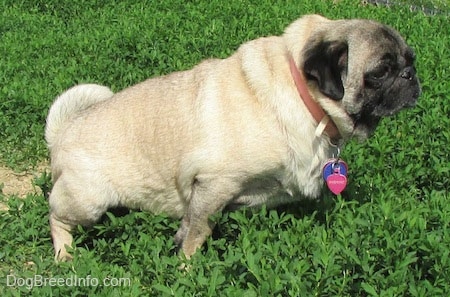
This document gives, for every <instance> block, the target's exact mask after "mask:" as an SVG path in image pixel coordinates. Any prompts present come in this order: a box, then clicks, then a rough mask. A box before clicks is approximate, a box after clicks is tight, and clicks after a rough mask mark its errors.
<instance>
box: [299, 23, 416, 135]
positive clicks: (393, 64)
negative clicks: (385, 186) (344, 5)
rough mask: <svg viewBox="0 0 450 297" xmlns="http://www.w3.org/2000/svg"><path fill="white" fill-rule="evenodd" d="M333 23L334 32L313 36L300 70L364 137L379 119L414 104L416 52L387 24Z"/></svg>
mask: <svg viewBox="0 0 450 297" xmlns="http://www.w3.org/2000/svg"><path fill="white" fill-rule="evenodd" d="M332 24H333V30H329V31H325V33H323V32H322V34H320V33H319V34H318V35H313V36H312V39H311V40H313V41H311V42H310V43H309V44H310V45H309V46H308V47H307V48H305V51H304V57H305V59H304V69H303V70H304V73H305V75H306V77H307V78H308V79H311V80H315V81H316V82H317V85H318V88H319V90H320V92H322V93H323V94H324V95H326V96H327V97H328V98H330V99H331V100H334V101H335V102H337V103H338V104H339V106H340V107H341V108H342V109H343V110H342V112H345V113H347V114H348V116H349V117H350V118H351V119H352V121H353V131H351V134H352V135H353V136H356V137H358V138H360V139H364V138H367V137H368V136H370V134H371V133H372V132H373V131H374V130H375V128H376V126H377V124H378V122H379V121H380V119H381V117H383V116H390V115H393V114H395V113H397V112H398V111H400V110H401V109H403V108H406V107H412V106H414V105H415V104H416V102H417V100H418V97H419V95H420V92H421V90H420V84H419V80H418V78H417V76H416V70H415V68H414V58H415V56H414V52H413V50H412V49H411V48H410V47H409V46H408V45H407V44H406V43H405V41H404V40H403V39H402V37H401V36H400V35H399V34H398V33H397V32H396V31H395V30H393V29H392V28H390V27H387V26H385V25H382V24H379V23H376V22H373V21H366V20H352V21H335V22H332ZM326 32H333V33H334V34H328V33H326ZM337 32H338V34H336V33H337ZM318 36H319V37H318ZM349 132H350V131H349Z"/></svg>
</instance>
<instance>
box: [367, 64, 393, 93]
mask: <svg viewBox="0 0 450 297" xmlns="http://www.w3.org/2000/svg"><path fill="white" fill-rule="evenodd" d="M390 72H391V67H390V66H389V65H383V66H382V67H379V68H377V69H375V70H374V71H372V72H369V73H367V74H366V75H365V77H364V81H365V83H366V86H368V87H373V88H379V87H381V84H382V83H383V81H384V80H385V79H386V78H387V77H388V75H389V73H390Z"/></svg>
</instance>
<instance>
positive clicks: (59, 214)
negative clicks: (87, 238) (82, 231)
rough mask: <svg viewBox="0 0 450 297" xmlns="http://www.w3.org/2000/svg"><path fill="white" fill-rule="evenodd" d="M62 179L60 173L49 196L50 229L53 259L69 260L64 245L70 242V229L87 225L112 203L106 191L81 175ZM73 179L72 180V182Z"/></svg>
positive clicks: (69, 256) (70, 244) (68, 244)
mask: <svg viewBox="0 0 450 297" xmlns="http://www.w3.org/2000/svg"><path fill="white" fill-rule="evenodd" d="M71 177H72V178H70V179H68V180H67V179H65V176H64V175H62V176H60V177H59V178H58V179H57V180H56V181H55V183H54V186H53V189H52V192H51V194H50V197H49V204H50V230H51V234H52V239H53V246H54V248H55V259H56V260H57V261H65V260H70V259H71V258H72V256H71V255H70V254H69V252H68V251H67V249H66V246H69V247H71V246H72V234H71V231H72V230H73V229H74V228H75V227H76V226H77V225H82V226H90V225H92V224H94V223H95V222H96V221H98V219H99V218H100V217H101V216H102V215H103V214H104V213H105V212H106V211H107V210H108V207H110V206H114V205H111V204H110V203H108V201H107V200H108V198H109V195H108V194H109V193H108V192H107V191H105V190H104V188H102V187H100V186H98V184H96V183H95V182H94V183H93V184H92V183H89V182H88V181H87V180H84V182H83V178H82V176H76V177H73V176H71ZM74 181H75V182H74Z"/></svg>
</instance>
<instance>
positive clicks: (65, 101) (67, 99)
mask: <svg viewBox="0 0 450 297" xmlns="http://www.w3.org/2000/svg"><path fill="white" fill-rule="evenodd" d="M113 95H114V93H113V92H112V91H111V90H110V89H109V88H107V87H104V86H100V85H96V84H82V85H77V86H74V87H72V88H70V89H68V90H67V91H65V92H64V93H62V94H61V95H60V96H59V97H57V98H56V100H55V101H54V102H53V104H52V106H51V107H50V110H49V112H48V116H47V124H46V126H45V140H46V141H47V145H48V147H49V148H51V147H52V146H53V144H54V143H55V140H56V138H57V136H58V132H59V130H60V129H61V127H62V126H63V125H64V123H65V122H66V121H67V120H69V119H70V118H72V117H73V116H74V115H76V114H77V113H79V112H80V111H83V110H85V109H87V108H89V107H90V106H92V105H94V104H96V103H98V102H101V101H104V100H107V99H109V98H111V97H112V96H113Z"/></svg>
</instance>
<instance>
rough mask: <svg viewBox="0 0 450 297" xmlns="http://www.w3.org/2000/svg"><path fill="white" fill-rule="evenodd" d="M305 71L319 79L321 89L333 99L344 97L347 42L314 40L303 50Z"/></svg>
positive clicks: (312, 77) (308, 77) (306, 74)
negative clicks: (343, 77) (343, 80)
mask: <svg viewBox="0 0 450 297" xmlns="http://www.w3.org/2000/svg"><path fill="white" fill-rule="evenodd" d="M303 57H304V64H303V72H304V73H305V76H306V78H307V79H313V80H316V81H317V84H318V85H319V89H320V91H321V92H322V93H323V94H325V95H326V96H328V97H330V98H331V99H333V100H341V99H342V98H343V97H344V86H343V83H342V75H343V74H344V73H345V74H346V73H347V61H348V45H347V43H345V42H339V41H333V42H325V41H319V42H312V43H310V44H309V45H308V46H307V47H306V48H305V49H304V52H303Z"/></svg>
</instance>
